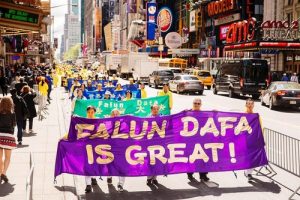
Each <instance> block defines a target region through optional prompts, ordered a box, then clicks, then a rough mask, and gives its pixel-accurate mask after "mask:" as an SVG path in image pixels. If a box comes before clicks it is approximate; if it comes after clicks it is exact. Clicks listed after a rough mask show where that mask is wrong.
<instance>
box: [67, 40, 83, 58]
mask: <svg viewBox="0 0 300 200" xmlns="http://www.w3.org/2000/svg"><path fill="white" fill-rule="evenodd" d="M79 50H80V44H75V45H74V46H72V47H71V48H70V49H69V50H68V51H67V52H65V54H64V60H75V59H77V57H78V56H79Z"/></svg>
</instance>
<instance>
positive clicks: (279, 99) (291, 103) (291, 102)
mask: <svg viewBox="0 0 300 200" xmlns="http://www.w3.org/2000/svg"><path fill="white" fill-rule="evenodd" d="M260 100H261V104H262V105H268V106H269V108H270V109H271V110H274V109H275V108H276V107H279V106H283V107H300V84H299V83H295V82H283V81H276V82H272V83H271V85H270V86H269V87H268V88H267V89H266V90H263V91H262V93H261V99H260Z"/></svg>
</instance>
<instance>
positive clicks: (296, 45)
mask: <svg viewBox="0 0 300 200" xmlns="http://www.w3.org/2000/svg"><path fill="white" fill-rule="evenodd" d="M262 49H268V50H270V49H274V50H282V51H284V50H286V51H292V50H300V42H262V41H260V42H248V43H243V44H233V45H226V46H225V47H224V50H225V51H257V50H262Z"/></svg>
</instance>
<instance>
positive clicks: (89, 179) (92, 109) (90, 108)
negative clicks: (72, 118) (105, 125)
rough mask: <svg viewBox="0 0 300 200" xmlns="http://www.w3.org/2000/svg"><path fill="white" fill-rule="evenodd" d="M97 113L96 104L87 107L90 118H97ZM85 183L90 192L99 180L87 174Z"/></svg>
mask: <svg viewBox="0 0 300 200" xmlns="http://www.w3.org/2000/svg"><path fill="white" fill-rule="evenodd" d="M95 113H96V108H95V107H94V106H88V107H87V109H86V117H87V118H88V119H95V118H96V117H95ZM85 183H86V188H85V192H86V193H90V192H92V185H97V180H96V179H95V178H92V177H91V176H86V177H85Z"/></svg>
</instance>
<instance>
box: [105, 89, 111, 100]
mask: <svg viewBox="0 0 300 200" xmlns="http://www.w3.org/2000/svg"><path fill="white" fill-rule="evenodd" d="M110 98H111V93H110V91H106V92H105V93H104V97H103V99H106V100H110Z"/></svg>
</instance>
